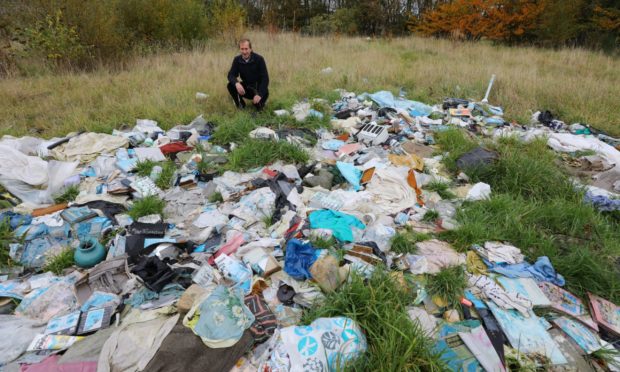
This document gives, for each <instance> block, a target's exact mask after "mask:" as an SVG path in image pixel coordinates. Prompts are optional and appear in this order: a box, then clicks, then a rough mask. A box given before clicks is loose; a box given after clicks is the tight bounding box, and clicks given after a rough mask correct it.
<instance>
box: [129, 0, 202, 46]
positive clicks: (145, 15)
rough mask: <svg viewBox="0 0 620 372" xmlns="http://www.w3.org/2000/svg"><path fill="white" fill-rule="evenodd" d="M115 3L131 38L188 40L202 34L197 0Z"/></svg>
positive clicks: (199, 37) (151, 0)
mask: <svg viewBox="0 0 620 372" xmlns="http://www.w3.org/2000/svg"><path fill="white" fill-rule="evenodd" d="M118 6H119V11H120V15H121V22H122V24H123V27H124V28H125V29H126V30H129V31H130V33H131V34H132V35H133V36H134V40H139V41H142V42H146V43H153V42H160V43H161V42H182V43H189V42H190V41H192V40H195V39H202V38H205V37H206V12H205V7H204V5H203V4H202V2H200V1H199V0H126V1H122V2H119V4H118Z"/></svg>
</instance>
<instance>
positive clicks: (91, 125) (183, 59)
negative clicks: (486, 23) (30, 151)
mask: <svg viewBox="0 0 620 372" xmlns="http://www.w3.org/2000/svg"><path fill="white" fill-rule="evenodd" d="M249 36H250V38H252V40H253V44H254V47H255V50H256V52H258V53H260V54H262V55H263V56H264V57H265V58H266V60H267V63H268V67H269V71H270V75H271V81H272V83H271V86H270V90H271V97H270V104H269V107H270V108H272V109H273V108H280V107H288V106H289V105H290V104H291V103H293V102H294V101H295V100H296V99H298V98H303V97H309V96H315V95H320V94H325V93H326V92H328V91H331V90H333V89H335V88H345V89H348V90H353V91H357V92H362V91H376V90H379V89H391V90H393V91H397V89H398V88H399V87H401V86H402V87H404V88H405V90H407V92H408V97H409V98H412V99H419V100H422V101H425V102H428V103H436V102H439V101H440V100H441V99H442V98H444V97H449V96H455V97H463V98H476V99H481V98H482V96H483V95H484V91H485V88H486V84H487V83H488V79H489V77H490V75H491V74H493V73H494V74H496V75H497V76H498V79H497V81H496V85H495V87H494V88H493V91H492V93H491V97H490V100H491V103H493V104H498V105H502V106H503V107H504V108H505V110H506V113H507V118H508V119H511V120H513V119H514V120H518V121H519V122H522V123H524V122H526V121H528V120H529V116H530V114H531V112H532V110H536V109H539V108H544V109H549V110H551V111H552V112H554V113H558V114H559V115H560V117H561V118H562V119H564V120H565V121H567V122H569V123H570V122H577V121H579V122H586V123H589V124H591V125H593V126H595V127H597V128H600V129H604V130H607V131H609V132H610V133H612V134H613V135H620V125H619V124H620V111H619V110H617V107H618V106H617V105H618V103H617V101H618V98H619V97H620V61H619V60H618V59H617V58H613V57H609V56H605V55H603V54H600V53H595V52H591V51H585V50H580V49H565V50H560V51H553V50H540V49H535V48H523V47H520V48H511V47H503V46H492V45H488V44H484V43H463V42H451V41H448V40H434V39H423V38H417V37H407V38H396V39H392V40H372V41H366V40H365V39H364V38H345V37H328V38H308V37H301V36H299V35H295V34H267V33H263V32H251V33H249ZM236 53H237V51H236V47H235V45H232V44H223V43H222V42H217V41H213V42H209V43H207V44H206V45H205V46H204V47H203V48H201V49H200V50H195V51H193V52H185V53H174V54H165V55H164V54H162V55H157V56H151V57H146V58H139V59H136V60H135V61H133V62H132V63H130V64H129V67H128V69H127V70H125V71H121V72H111V71H107V70H105V69H100V70H98V71H96V72H94V73H81V74H77V73H76V74H65V75H61V76H40V77H32V78H10V79H5V80H3V81H2V84H0V132H1V133H4V134H14V135H25V134H31V135H32V134H41V135H43V136H52V135H64V134H65V133H67V132H70V131H74V130H77V129H89V130H98V131H110V130H111V129H112V128H115V127H118V126H120V125H121V124H123V123H129V124H133V123H134V122H135V119H136V118H151V119H155V120H157V121H159V122H160V124H161V125H162V126H163V127H172V126H174V125H175V124H177V123H187V122H188V121H189V120H191V119H192V118H193V117H195V116H196V115H198V114H200V113H204V114H206V115H212V114H229V113H232V112H233V107H232V104H231V102H229V98H228V95H227V92H226V88H225V83H226V78H225V75H226V72H227V71H228V68H229V65H230V62H231V60H232V58H233V56H234V55H235V54H236ZM328 66H330V67H332V68H333V72H332V73H331V74H329V75H323V74H321V73H320V71H321V69H323V68H325V67H328ZM198 91H200V92H205V93H207V94H209V95H210V98H209V99H208V100H207V101H206V102H205V103H197V102H196V101H195V99H194V96H195V93H196V92H198Z"/></svg>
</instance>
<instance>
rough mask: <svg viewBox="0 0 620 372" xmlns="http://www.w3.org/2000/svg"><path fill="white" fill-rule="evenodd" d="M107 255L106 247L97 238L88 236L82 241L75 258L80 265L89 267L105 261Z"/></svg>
mask: <svg viewBox="0 0 620 372" xmlns="http://www.w3.org/2000/svg"><path fill="white" fill-rule="evenodd" d="M105 256H106V251H105V248H104V247H103V245H101V243H99V241H98V240H97V239H95V238H86V239H83V240H82V241H80V245H79V246H78V247H77V249H76V250H75V254H74V255H73V258H74V260H75V263H76V264H77V265H78V266H79V267H82V268H85V269H87V268H90V267H93V266H95V265H96V264H98V263H99V262H101V261H103V259H104V258H105Z"/></svg>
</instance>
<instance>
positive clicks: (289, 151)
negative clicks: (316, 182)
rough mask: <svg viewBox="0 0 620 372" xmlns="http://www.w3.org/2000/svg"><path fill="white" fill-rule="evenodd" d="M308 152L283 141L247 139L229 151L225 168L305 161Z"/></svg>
mask: <svg viewBox="0 0 620 372" xmlns="http://www.w3.org/2000/svg"><path fill="white" fill-rule="evenodd" d="M308 159H309V156H308V153H307V152H306V151H305V150H303V149H302V148H300V147H298V146H296V145H293V144H290V143H288V142H284V141H262V140H254V139H251V140H248V141H246V142H245V143H244V144H243V145H241V146H240V147H238V148H236V149H235V150H234V151H233V152H231V153H230V157H229V161H228V164H226V165H225V168H226V169H228V170H233V171H244V170H248V169H251V168H255V167H260V166H264V165H267V164H270V163H273V162H275V161H277V160H282V161H284V162H286V163H305V162H307V161H308Z"/></svg>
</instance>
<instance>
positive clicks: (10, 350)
mask: <svg viewBox="0 0 620 372" xmlns="http://www.w3.org/2000/svg"><path fill="white" fill-rule="evenodd" d="M44 328H45V324H41V323H40V322H38V321H35V320H31V319H25V318H20V317H18V316H14V315H0V335H3V336H5V337H0V350H2V352H1V353H0V366H2V365H5V364H8V363H10V362H12V361H13V360H15V359H17V358H18V357H19V356H20V355H22V354H23V353H24V352H25V351H26V349H27V348H28V345H30V342H31V341H32V339H33V338H34V337H35V336H36V335H37V334H39V333H41V332H42V331H43V329H44ZM7 336H10V337H7Z"/></svg>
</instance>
